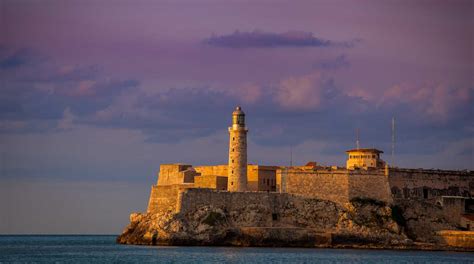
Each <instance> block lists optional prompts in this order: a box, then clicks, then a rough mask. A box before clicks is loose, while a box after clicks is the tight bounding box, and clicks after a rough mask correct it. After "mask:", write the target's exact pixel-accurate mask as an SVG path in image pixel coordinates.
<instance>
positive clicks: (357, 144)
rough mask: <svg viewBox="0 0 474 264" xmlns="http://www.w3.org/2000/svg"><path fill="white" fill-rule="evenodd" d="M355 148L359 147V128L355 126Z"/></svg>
mask: <svg viewBox="0 0 474 264" xmlns="http://www.w3.org/2000/svg"><path fill="white" fill-rule="evenodd" d="M356 148H357V149H359V148H360V145H359V128H356Z"/></svg>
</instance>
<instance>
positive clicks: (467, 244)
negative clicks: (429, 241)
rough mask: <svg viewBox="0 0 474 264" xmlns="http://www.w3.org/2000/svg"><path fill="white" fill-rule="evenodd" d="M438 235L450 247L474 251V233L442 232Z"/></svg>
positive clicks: (437, 233)
mask: <svg viewBox="0 0 474 264" xmlns="http://www.w3.org/2000/svg"><path fill="white" fill-rule="evenodd" d="M436 235H437V236H438V237H439V239H440V240H441V242H442V243H444V244H446V245H448V246H450V247H458V248H466V249H474V231H453V230H442V231H438V232H436Z"/></svg>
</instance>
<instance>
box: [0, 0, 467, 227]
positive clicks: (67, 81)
mask: <svg viewBox="0 0 474 264" xmlns="http://www.w3.org/2000/svg"><path fill="white" fill-rule="evenodd" d="M473 5H474V4H473V2H472V1H461V0H453V1H438V0H433V1H420V0H415V1H412V0H410V1H408V0H402V1H391V0H387V1H375V0H374V1H339V0H336V1H329V0H328V1H278V0H275V1H263V0H259V1H245V0H241V1H211V0H205V1H187V0H177V1H123V0H118V1H113V2H110V1H89V0H83V1H74V0H72V1H60V0H57V1H48V0H46V1H33V0H30V1H25V0H15V1H10V0H1V1H0V150H1V153H0V155H1V156H0V211H1V212H2V214H0V234H28V233H34V234H38V233H43V234H44V233H54V234H59V233H67V234H86V233H88V234H90V233H100V234H117V233H119V232H121V230H122V229H123V228H124V227H125V225H126V224H127V222H128V216H129V214H130V213H131V212H134V211H144V210H145V209H146V205H147V200H148V195H149V191H150V186H151V185H152V184H155V182H156V180H157V178H156V173H157V171H158V169H159V165H160V164H162V163H175V162H182V163H188V164H193V165H206V164H224V163H226V162H227V151H228V149H227V148H228V132H227V127H228V126H229V125H230V123H231V113H232V111H233V109H234V108H235V106H237V105H240V106H242V108H243V110H244V111H245V113H246V120H247V126H248V127H249V134H248V141H249V146H248V159H249V162H250V163H253V164H262V165H288V164H289V162H290V156H292V158H293V164H295V165H302V164H305V163H306V162H308V161H316V162H318V163H320V164H323V165H340V166H344V164H345V159H346V154H345V152H344V151H345V150H348V149H351V148H354V147H355V141H356V130H359V131H360V132H359V134H360V136H359V138H360V145H361V147H375V148H378V149H381V150H383V151H384V152H385V154H384V155H383V156H382V158H383V159H385V160H386V161H387V162H388V163H389V164H390V165H393V166H399V167H408V168H436V169H457V170H463V169H468V170H473V169H474V116H473V111H474V109H473V105H474V104H473V99H474V77H473V76H474V50H473V49H474V48H473V47H474V43H473V41H474V40H473V39H474V21H473V19H474V18H473V17H474V16H473V15H472V14H473V12H474V6H473ZM392 118H395V139H396V140H395V141H396V143H395V155H394V157H393V158H392V157H391V136H392V132H391V131H392V129H391V121H392ZM291 153H292V154H291Z"/></svg>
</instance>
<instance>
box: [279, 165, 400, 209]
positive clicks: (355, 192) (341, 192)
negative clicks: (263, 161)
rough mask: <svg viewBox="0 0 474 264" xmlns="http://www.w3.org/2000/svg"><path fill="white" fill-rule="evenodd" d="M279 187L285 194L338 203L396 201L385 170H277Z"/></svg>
mask: <svg viewBox="0 0 474 264" xmlns="http://www.w3.org/2000/svg"><path fill="white" fill-rule="evenodd" d="M277 186H278V187H279V191H280V192H282V193H291V194H297V195H301V196H305V197H313V198H319V199H324V200H329V201H335V202H338V203H347V202H349V201H350V200H351V199H353V198H371V199H375V200H380V201H385V202H391V201H392V197H391V195H390V191H389V190H390V187H389V184H388V178H387V177H386V176H385V175H384V171H383V170H357V171H351V170H346V169H335V170H333V169H301V168H282V169H279V170H277Z"/></svg>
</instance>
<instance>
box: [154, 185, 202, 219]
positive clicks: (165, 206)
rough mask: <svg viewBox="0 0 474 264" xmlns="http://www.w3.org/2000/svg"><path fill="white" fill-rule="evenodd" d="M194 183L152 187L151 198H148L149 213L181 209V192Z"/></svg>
mask: <svg viewBox="0 0 474 264" xmlns="http://www.w3.org/2000/svg"><path fill="white" fill-rule="evenodd" d="M193 185H194V184H179V185H178V184H175V185H165V186H157V185H153V186H152V187H151V193H150V199H149V200H148V209H147V212H148V213H158V212H167V211H169V212H176V211H177V210H179V205H180V204H179V203H178V199H179V197H178V196H179V194H180V193H181V192H182V191H183V190H184V189H187V188H192V187H193Z"/></svg>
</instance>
